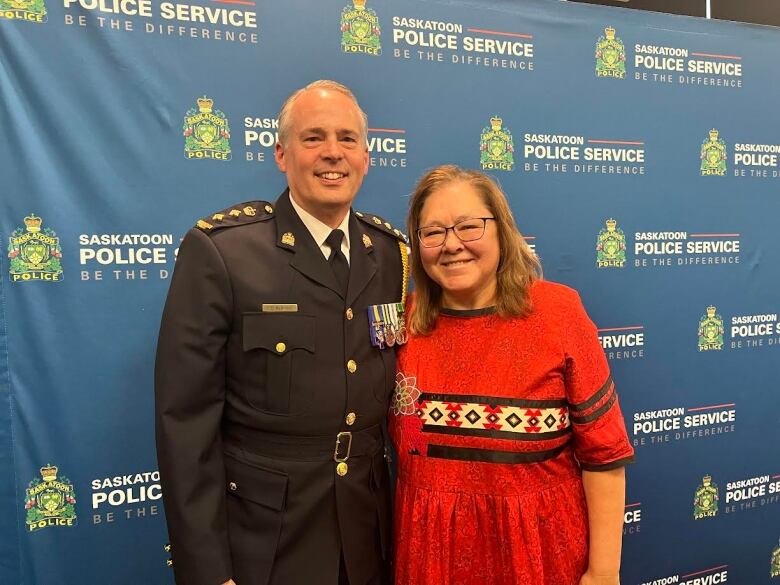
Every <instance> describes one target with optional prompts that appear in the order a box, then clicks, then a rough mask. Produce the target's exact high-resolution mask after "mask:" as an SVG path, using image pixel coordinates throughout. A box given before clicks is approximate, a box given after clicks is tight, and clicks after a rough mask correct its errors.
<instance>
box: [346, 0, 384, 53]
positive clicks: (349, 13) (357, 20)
mask: <svg viewBox="0 0 780 585" xmlns="http://www.w3.org/2000/svg"><path fill="white" fill-rule="evenodd" d="M352 3H353V6H345V7H344V9H343V10H342V11H341V50H342V51H344V52H345V53H368V54H369V55H381V54H382V45H381V44H380V43H379V35H380V34H382V31H381V30H380V28H379V18H377V15H376V12H374V11H373V10H372V9H371V8H366V0H352Z"/></svg>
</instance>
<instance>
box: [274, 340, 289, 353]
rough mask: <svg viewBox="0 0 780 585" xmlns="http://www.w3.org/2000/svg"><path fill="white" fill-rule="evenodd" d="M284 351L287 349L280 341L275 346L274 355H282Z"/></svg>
mask: <svg viewBox="0 0 780 585" xmlns="http://www.w3.org/2000/svg"><path fill="white" fill-rule="evenodd" d="M285 349H287V346H286V345H285V344H284V343H282V342H281V341H280V342H279V343H277V344H276V353H284V350H285Z"/></svg>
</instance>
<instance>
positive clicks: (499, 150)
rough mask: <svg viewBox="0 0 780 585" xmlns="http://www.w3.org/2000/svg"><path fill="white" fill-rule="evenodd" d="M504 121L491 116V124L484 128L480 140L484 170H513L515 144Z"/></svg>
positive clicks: (481, 160)
mask: <svg viewBox="0 0 780 585" xmlns="http://www.w3.org/2000/svg"><path fill="white" fill-rule="evenodd" d="M503 123H504V121H503V120H502V119H501V118H500V117H498V116H493V117H492V118H490V126H485V127H484V128H483V129H482V134H481V135H480V140H479V151H480V155H479V162H480V164H481V165H482V169H483V170H501V171H511V170H512V169H513V168H514V166H515V158H514V152H515V146H514V143H513V142H512V133H511V132H510V131H509V128H502V124H503Z"/></svg>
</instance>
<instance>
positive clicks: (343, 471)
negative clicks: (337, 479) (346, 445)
mask: <svg viewBox="0 0 780 585" xmlns="http://www.w3.org/2000/svg"><path fill="white" fill-rule="evenodd" d="M347 471H349V467H347V464H346V463H344V462H343V461H342V462H341V463H339V464H338V465H336V473H338V474H339V475H340V476H342V477H344V476H345V475H347Z"/></svg>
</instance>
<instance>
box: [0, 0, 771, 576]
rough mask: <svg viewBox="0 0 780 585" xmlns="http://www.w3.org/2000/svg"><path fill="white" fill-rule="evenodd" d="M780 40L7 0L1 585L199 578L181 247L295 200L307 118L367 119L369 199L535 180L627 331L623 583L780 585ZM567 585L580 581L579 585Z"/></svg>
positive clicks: (387, 7) (406, 1)
mask: <svg viewBox="0 0 780 585" xmlns="http://www.w3.org/2000/svg"><path fill="white" fill-rule="evenodd" d="M778 54H780V31H778V30H777V29H774V28H770V27H759V26H746V25H739V24H734V23H728V22H717V21H706V20H701V19H695V18H688V17H674V16H667V15H661V14H655V13H648V12H640V11H630V10H622V9H613V8H604V7H597V6H590V5H582V4H572V3H567V2H555V1H551V0H528V1H525V2H510V1H503V2H499V1H493V2H489V1H468V2H466V1H463V2H455V1H444V0H442V1H433V0H431V1H423V0H394V1H393V2H380V1H379V0H368V2H367V3H366V1H365V0H354V2H352V1H351V0H319V1H317V2H306V1H304V0H287V1H285V2H271V1H269V0H164V1H160V0H61V1H57V0H0V115H1V119H2V128H3V131H4V139H3V140H1V141H0V161H2V163H0V169H2V200H1V201H0V204H1V205H2V214H1V215H0V235H1V236H2V239H3V242H4V244H5V245H6V246H7V253H3V254H2V255H1V256H0V268H1V269H2V283H0V320H1V323H2V327H0V511H1V512H2V518H3V521H2V522H0V582H1V583H3V584H5V583H8V584H23V585H60V584H67V585H74V584H76V583H89V582H93V583H110V584H112V585H125V584H126V585H137V584H140V583H142V584H160V585H164V584H170V583H172V581H173V580H172V572H171V570H170V569H169V567H168V566H167V561H168V560H169V558H170V554H169V552H168V551H166V542H167V536H166V528H165V521H164V514H163V509H162V501H161V499H160V496H161V492H160V486H159V476H158V472H157V463H156V457H155V449H154V432H153V387H152V369H153V357H154V350H155V343H156V339H157V329H158V325H159V320H160V314H161V310H162V305H163V301H164V298H165V294H166V291H167V288H168V284H169V280H170V277H171V273H172V271H173V266H174V262H175V258H176V252H177V248H178V245H179V242H180V240H181V237H182V236H183V234H184V233H185V232H186V231H187V229H188V228H189V227H190V226H192V225H193V224H194V222H195V221H196V220H197V219H198V218H201V217H206V216H210V215H211V214H212V213H213V212H215V211H216V210H219V209H223V208H225V207H227V206H229V205H231V204H233V203H237V202H241V201H249V200H254V199H261V200H270V201H273V200H275V198H276V197H277V195H278V194H279V193H280V192H281V191H282V189H283V188H284V186H285V178H284V175H282V174H281V173H280V172H279V171H278V170H277V168H276V165H275V164H274V161H273V146H274V143H275V142H276V133H277V131H278V121H277V112H278V108H279V106H280V104H281V103H282V101H283V100H284V98H285V97H286V96H287V95H289V93H291V92H292V91H293V90H294V89H296V88H298V87H300V86H302V85H304V84H306V83H308V82H310V81H312V80H315V79H320V78H332V79H337V80H339V81H341V82H343V83H345V84H347V85H348V86H350V87H351V88H352V89H353V90H354V91H355V93H356V94H357V96H358V98H359V99H360V101H361V104H362V105H363V107H364V109H365V110H366V112H367V113H368V116H369V126H370V131H369V142H370V151H371V152H370V156H371V159H370V171H369V174H368V176H367V178H366V181H365V182H364V185H363V188H362V190H361V193H360V195H359V197H358V200H357V202H356V208H357V209H362V210H369V211H371V212H373V213H376V214H379V215H382V216H384V217H386V218H387V219H388V220H389V221H390V222H391V223H392V224H393V225H396V226H402V225H403V224H404V221H405V215H406V208H407V201H408V195H409V193H410V191H411V190H412V188H413V185H414V183H415V182H416V180H417V178H418V177H419V176H420V175H421V174H422V173H423V172H424V171H425V169H427V168H430V167H432V166H435V165H438V164H441V163H456V164H459V165H461V166H465V167H471V168H478V169H484V170H485V171H486V172H488V173H490V174H491V175H492V176H494V177H495V178H497V179H498V181H499V182H500V183H501V185H502V187H503V188H504V190H505V191H506V193H507V194H508V197H509V199H510V201H511V204H512V207H513V210H514V212H515V215H516V218H517V221H518V224H519V226H520V229H521V230H522V232H523V234H524V235H525V237H526V239H527V241H528V242H529V243H530V244H531V245H532V247H533V248H534V250H535V251H536V253H537V254H538V255H539V256H540V258H541V259H542V262H543V264H544V267H545V274H546V278H548V279H550V280H555V281H559V282H562V283H565V284H568V285H571V286H573V287H575V288H577V289H578V290H579V291H580V293H581V295H582V297H583V299H584V301H585V305H586V307H587V309H588V311H589V313H590V315H591V317H592V318H593V320H594V321H595V322H596V325H597V327H598V328H599V335H600V339H601V343H602V346H603V348H604V351H605V352H606V354H607V357H608V359H609V361H610V364H611V367H612V370H613V375H614V378H615V380H616V383H617V386H618V390H619V392H620V395H621V401H622V407H623V412H624V414H625V417H626V423H627V427H628V430H629V434H630V438H631V440H632V442H633V444H634V447H635V449H636V452H637V461H636V463H635V464H634V465H632V466H630V467H629V469H628V486H627V498H628V499H627V502H626V514H625V528H624V555H623V570H622V582H623V583H624V584H625V585H642V584H650V583H654V584H659V585H660V584H666V583H676V584H688V585H708V584H717V583H726V582H728V583H732V584H737V585H761V584H771V583H778V584H780V459H779V458H778V456H777V446H778V442H779V441H780V419H779V418H778V414H777V413H778V411H780V393H778V380H777V365H776V364H777V362H775V361H774V360H776V359H779V358H780V322H779V321H778V313H780V299H778V295H777V291H778V289H780V271H778V266H780V242H778V236H777V234H778V230H777V218H778V217H779V216H780V198H779V197H778V193H780V190H779V186H780V165H778V157H780V118H779V117H778V116H777V96H778V95H780V69H778V67H777V55H778ZM550 585H554V584H550Z"/></svg>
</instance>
